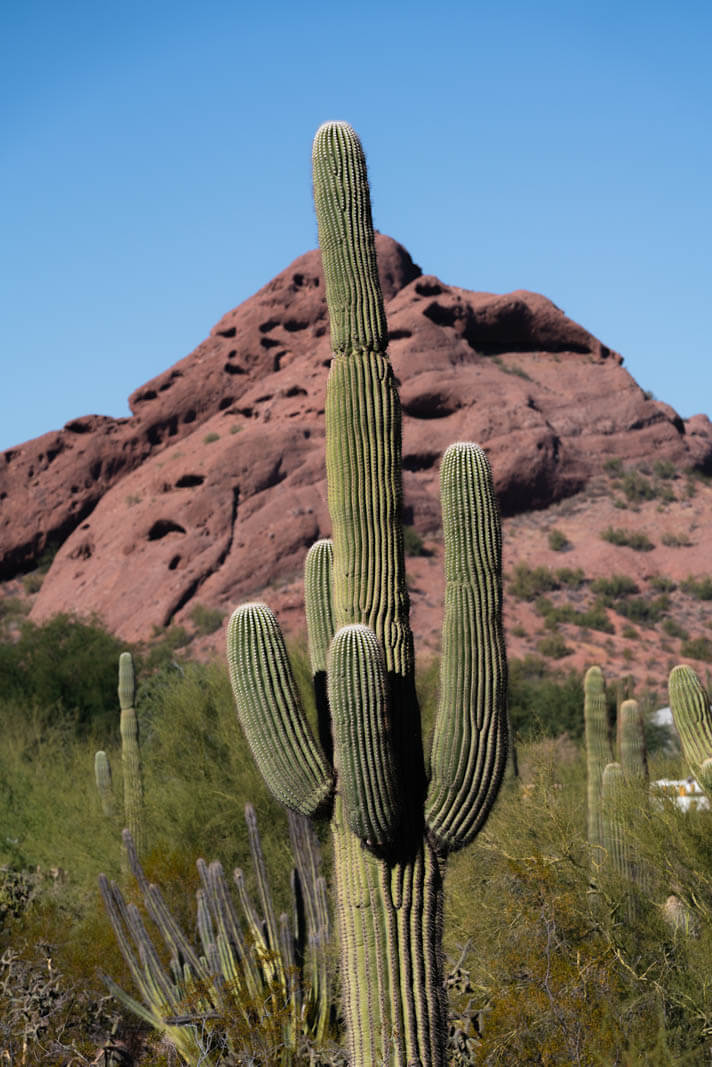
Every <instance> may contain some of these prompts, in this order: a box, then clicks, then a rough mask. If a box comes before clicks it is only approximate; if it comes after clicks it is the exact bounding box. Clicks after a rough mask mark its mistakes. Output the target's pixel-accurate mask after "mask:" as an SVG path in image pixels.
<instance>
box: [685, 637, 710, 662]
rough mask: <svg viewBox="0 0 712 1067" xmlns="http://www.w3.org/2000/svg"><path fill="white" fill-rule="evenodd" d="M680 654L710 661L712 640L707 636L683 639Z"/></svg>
mask: <svg viewBox="0 0 712 1067" xmlns="http://www.w3.org/2000/svg"><path fill="white" fill-rule="evenodd" d="M680 655H682V656H685V657H686V658H689V659H699V660H704V662H705V663H712V641H710V639H709V638H708V637H691V638H689V640H687V641H683V643H682V645H681V646H680Z"/></svg>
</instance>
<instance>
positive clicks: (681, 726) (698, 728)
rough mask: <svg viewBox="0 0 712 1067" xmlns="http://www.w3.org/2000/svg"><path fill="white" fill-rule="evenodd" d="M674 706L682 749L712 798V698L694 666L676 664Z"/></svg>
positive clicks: (672, 691) (672, 687)
mask: <svg viewBox="0 0 712 1067" xmlns="http://www.w3.org/2000/svg"><path fill="white" fill-rule="evenodd" d="M668 690H669V694H670V708H671V709H672V714H673V718H674V720H675V726H676V727H677V732H678V733H679V735H680V741H681V742H682V751H683V755H684V757H685V759H686V760H687V762H688V763H689V765H690V770H691V771H692V773H693V774H694V776H695V778H696V779H697V781H698V782H699V783H700V785H701V786H702V788H703V789H704V791H705V793H707V795H708V796H710V797H712V711H710V698H709V696H708V695H707V691H706V689H705V687H704V686H703V684H702V682H701V681H700V680H699V678H698V677H697V675H696V674H695V672H694V671H693V669H692V667H684V666H680V667H673V669H672V671H671V672H670V678H669V681H668Z"/></svg>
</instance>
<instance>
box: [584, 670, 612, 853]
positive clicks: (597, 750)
mask: <svg viewBox="0 0 712 1067" xmlns="http://www.w3.org/2000/svg"><path fill="white" fill-rule="evenodd" d="M583 692H584V704H583V715H584V728H585V737H586V767H587V774H588V840H589V843H590V844H592V845H601V846H602V845H603V844H604V841H603V809H602V802H601V789H602V785H603V771H604V769H605V767H606V764H607V763H609V762H610V759H611V746H610V742H609V740H608V713H607V710H606V686H605V682H604V680H603V672H602V671H601V668H600V667H591V668H589V670H588V671H587V672H586V677H585V678H584V683H583Z"/></svg>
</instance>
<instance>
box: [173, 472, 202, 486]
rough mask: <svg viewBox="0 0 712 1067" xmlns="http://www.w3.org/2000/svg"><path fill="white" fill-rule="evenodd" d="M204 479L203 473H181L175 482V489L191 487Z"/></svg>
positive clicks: (200, 483) (199, 483)
mask: <svg viewBox="0 0 712 1067" xmlns="http://www.w3.org/2000/svg"><path fill="white" fill-rule="evenodd" d="M204 481H205V475H204V474H183V475H181V477H180V478H179V479H178V481H177V482H176V489H193V488H194V487H195V486H196V485H202V484H203V482H204Z"/></svg>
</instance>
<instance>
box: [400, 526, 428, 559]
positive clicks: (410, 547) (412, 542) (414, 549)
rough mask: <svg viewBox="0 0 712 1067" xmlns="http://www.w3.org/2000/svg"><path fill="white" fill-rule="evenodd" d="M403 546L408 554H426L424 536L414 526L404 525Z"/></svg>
mask: <svg viewBox="0 0 712 1067" xmlns="http://www.w3.org/2000/svg"><path fill="white" fill-rule="evenodd" d="M403 548H404V550H405V554H406V556H422V555H423V554H424V552H423V549H424V545H423V538H422V537H421V536H420V534H419V533H418V531H417V530H416V529H415V527H414V526H404V527H403Z"/></svg>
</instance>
